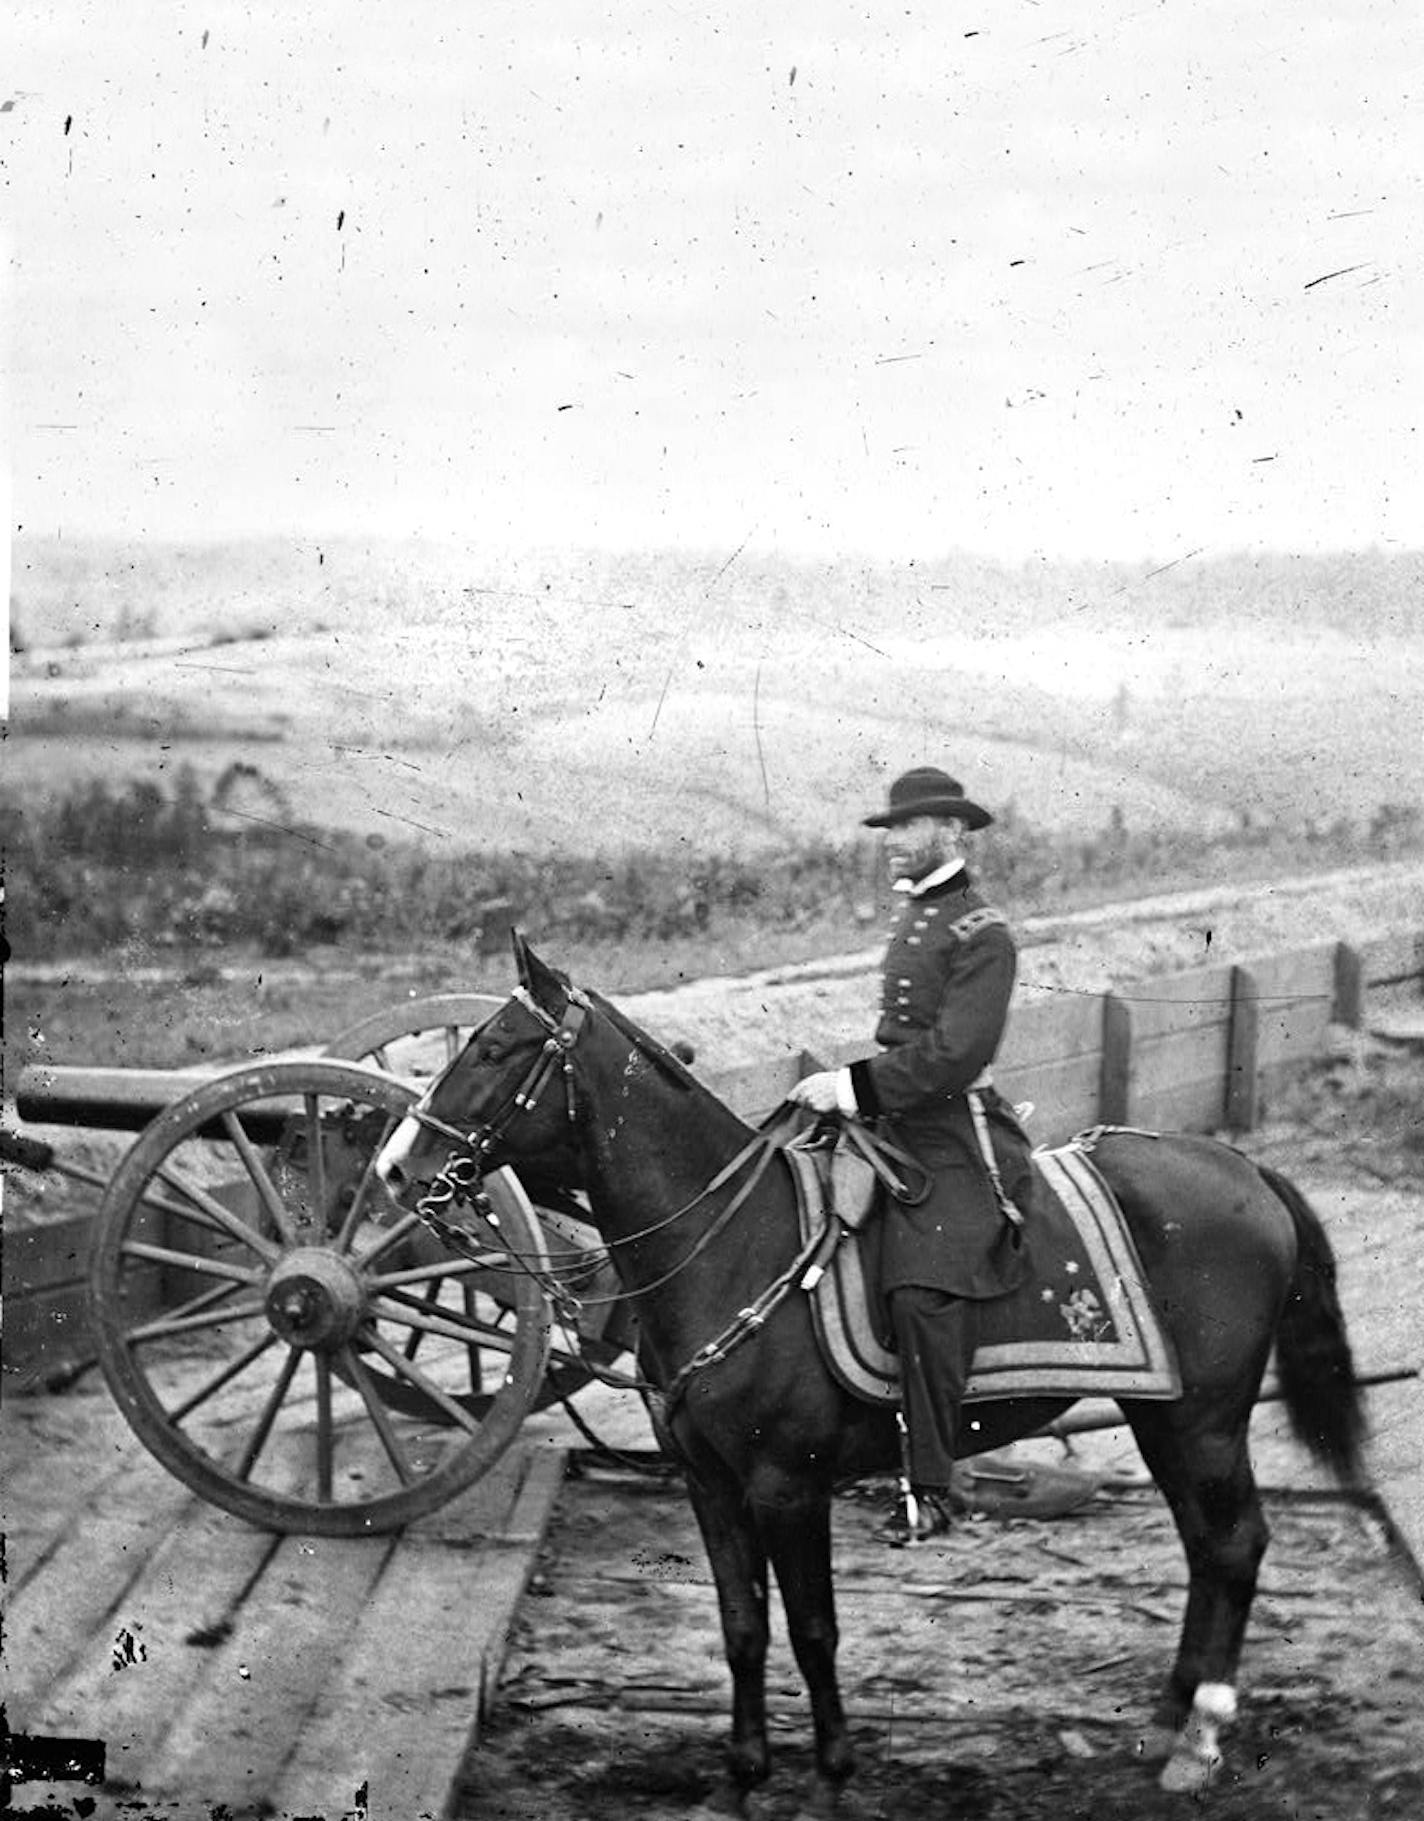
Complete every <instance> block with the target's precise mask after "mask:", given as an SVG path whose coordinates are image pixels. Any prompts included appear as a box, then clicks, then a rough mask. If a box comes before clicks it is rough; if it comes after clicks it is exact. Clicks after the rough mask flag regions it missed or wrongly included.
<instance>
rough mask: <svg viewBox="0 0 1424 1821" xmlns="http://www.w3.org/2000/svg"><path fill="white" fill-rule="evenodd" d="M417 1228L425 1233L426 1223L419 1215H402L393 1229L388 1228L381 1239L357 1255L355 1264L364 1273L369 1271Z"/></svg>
mask: <svg viewBox="0 0 1424 1821" xmlns="http://www.w3.org/2000/svg"><path fill="white" fill-rule="evenodd" d="M417 1227H419V1228H420V1229H421V1230H422V1231H424V1228H425V1222H424V1221H423V1220H422V1219H421V1218H420V1216H419V1215H418V1214H402V1215H401V1217H400V1219H399V1220H398V1221H397V1222H396V1224H395V1225H394V1226H393V1227H387V1229H386V1231H385V1232H384V1233H382V1235H381V1237H380V1238H379V1239H377V1240H375V1241H374V1242H373V1243H372V1244H371V1245H370V1246H368V1247H367V1249H366V1250H365V1251H364V1252H358V1253H356V1254H355V1255H354V1258H353V1263H355V1264H357V1265H359V1266H360V1267H361V1269H362V1270H363V1271H364V1270H368V1269H369V1268H370V1265H371V1262H372V1260H373V1259H377V1258H380V1257H382V1256H383V1254H385V1253H387V1252H389V1251H390V1249H391V1247H392V1246H398V1245H399V1244H400V1242H401V1241H402V1240H403V1239H406V1238H408V1237H409V1235H410V1234H411V1233H413V1232H414V1231H415V1229H416V1228H417Z"/></svg>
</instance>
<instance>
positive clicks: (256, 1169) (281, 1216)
mask: <svg viewBox="0 0 1424 1821" xmlns="http://www.w3.org/2000/svg"><path fill="white" fill-rule="evenodd" d="M222 1122H223V1130H224V1131H225V1132H226V1133H227V1135H228V1137H229V1138H230V1139H231V1140H232V1142H233V1145H234V1147H235V1149H236V1151H237V1154H238V1156H239V1157H240V1158H241V1159H242V1163H243V1167H244V1169H245V1170H246V1171H247V1174H248V1175H249V1176H250V1177H251V1178H252V1186H253V1187H254V1188H255V1189H256V1190H257V1196H258V1199H259V1200H260V1201H261V1203H262V1206H263V1207H264V1208H265V1209H266V1210H267V1214H268V1216H269V1218H270V1219H271V1222H272V1225H273V1226H274V1227H275V1228H276V1229H277V1231H278V1232H279V1233H280V1234H281V1236H282V1241H283V1243H284V1244H285V1245H288V1246H295V1245H296V1244H297V1243H298V1240H297V1231H296V1227H295V1226H294V1225H293V1222H292V1216H291V1211H290V1209H289V1208H288V1207H287V1204H286V1203H285V1202H284V1201H283V1200H282V1197H281V1196H280V1195H279V1194H278V1192H277V1185H276V1183H274V1182H273V1180H272V1178H271V1177H270V1176H269V1175H268V1174H267V1166H266V1164H264V1163H263V1161H262V1158H261V1155H260V1154H259V1152H258V1149H257V1146H256V1145H255V1144H253V1142H252V1140H251V1139H250V1138H249V1137H248V1136H247V1133H246V1131H245V1130H244V1128H243V1124H242V1121H241V1120H240V1119H239V1118H238V1116H237V1114H236V1113H224V1114H223V1116H222Z"/></svg>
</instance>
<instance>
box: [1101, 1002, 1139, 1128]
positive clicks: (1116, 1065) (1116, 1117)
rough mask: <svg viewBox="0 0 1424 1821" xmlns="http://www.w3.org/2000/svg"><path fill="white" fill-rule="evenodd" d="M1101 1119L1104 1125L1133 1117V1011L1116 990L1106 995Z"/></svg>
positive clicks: (1128, 1121) (1127, 1121)
mask: <svg viewBox="0 0 1424 1821" xmlns="http://www.w3.org/2000/svg"><path fill="white" fill-rule="evenodd" d="M1098 1118H1099V1119H1100V1120H1101V1121H1102V1123H1103V1124H1104V1125H1128V1124H1130V1123H1131V1120H1132V1010H1131V1008H1130V1007H1129V1005H1128V1003H1127V1001H1126V1000H1125V999H1119V998H1118V996H1117V994H1116V993H1104V994H1103V1057H1102V1064H1101V1067H1100V1069H1099V1073H1098Z"/></svg>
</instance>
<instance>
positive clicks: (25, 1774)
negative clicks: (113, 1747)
mask: <svg viewBox="0 0 1424 1821" xmlns="http://www.w3.org/2000/svg"><path fill="white" fill-rule="evenodd" d="M4 1743H5V1759H6V1766H5V1767H6V1769H7V1770H8V1772H9V1774H10V1776H11V1778H12V1779H13V1780H14V1781H15V1782H17V1783H87V1784H89V1785H91V1786H94V1787H97V1786H98V1785H99V1784H101V1783H102V1782H103V1781H104V1776H105V1747H104V1741H103V1740H102V1739H64V1738H46V1737H44V1736H43V1735H41V1734H38V1733H34V1734H31V1733H20V1732H7V1733H6V1735H5V1741H4Z"/></svg>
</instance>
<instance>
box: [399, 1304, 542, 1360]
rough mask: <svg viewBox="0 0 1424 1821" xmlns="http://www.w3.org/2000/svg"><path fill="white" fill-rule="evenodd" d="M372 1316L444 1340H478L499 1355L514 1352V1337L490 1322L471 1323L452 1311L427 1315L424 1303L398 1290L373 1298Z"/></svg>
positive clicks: (443, 1310) (446, 1310)
mask: <svg viewBox="0 0 1424 1821" xmlns="http://www.w3.org/2000/svg"><path fill="white" fill-rule="evenodd" d="M371 1313H372V1314H373V1315H374V1316H376V1318H377V1319H378V1320H380V1321H385V1322H393V1323H395V1325H396V1326H397V1327H402V1328H419V1329H421V1330H422V1332H423V1333H426V1334H439V1335H443V1336H444V1338H445V1339H446V1340H460V1341H479V1342H481V1343H483V1344H484V1345H485V1346H489V1347H494V1348H496V1349H497V1350H498V1351H499V1352H501V1353H510V1352H512V1351H513V1347H514V1341H513V1336H512V1335H509V1334H506V1333H504V1332H503V1331H502V1330H501V1329H499V1328H497V1327H493V1326H492V1325H491V1324H490V1323H489V1322H482V1321H471V1320H468V1319H467V1318H466V1317H465V1316H463V1315H461V1314H459V1313H458V1312H457V1311H456V1310H454V1309H443V1308H442V1309H441V1311H440V1312H439V1314H438V1315H427V1314H426V1313H425V1312H424V1307H423V1304H422V1303H420V1302H418V1301H417V1300H416V1298H415V1297H413V1296H402V1295H401V1294H400V1292H399V1291H396V1292H394V1293H393V1294H392V1295H390V1296H380V1297H373V1298H372V1300H371Z"/></svg>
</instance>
